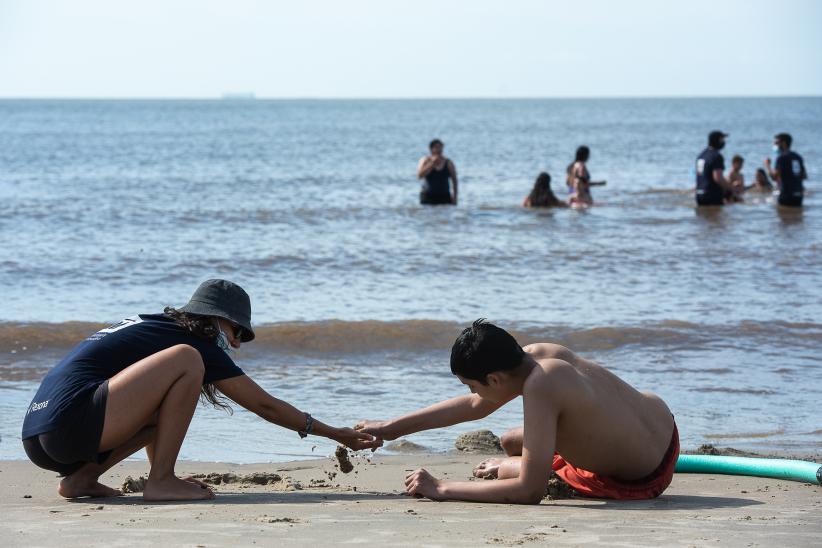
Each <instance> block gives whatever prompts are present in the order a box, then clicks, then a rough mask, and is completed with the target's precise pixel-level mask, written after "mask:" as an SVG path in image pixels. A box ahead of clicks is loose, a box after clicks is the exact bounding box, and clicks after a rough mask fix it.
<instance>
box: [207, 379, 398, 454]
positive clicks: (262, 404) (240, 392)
mask: <svg viewBox="0 0 822 548" xmlns="http://www.w3.org/2000/svg"><path fill="white" fill-rule="evenodd" d="M214 385H215V386H216V387H217V388H218V389H219V390H220V392H222V393H223V394H225V395H226V396H228V397H229V398H230V399H231V400H233V401H234V402H236V403H237V404H238V405H240V406H242V407H244V408H246V409H248V410H249V411H251V412H252V413H255V414H257V415H258V416H260V417H262V418H263V419H265V420H267V421H268V422H271V423H274V424H276V425H278V426H282V427H283V428H288V429H289V430H294V431H295V432H299V431H301V430H304V429H305V427H306V418H307V415H306V413H304V412H303V411H300V410H299V409H297V408H296V407H294V406H293V405H291V404H290V403H288V402H285V401H282V400H279V399H277V398H275V397H274V396H272V395H271V394H269V393H268V392H266V391H265V390H263V388H262V387H261V386H260V385H259V384H257V383H256V382H254V381H253V380H252V379H251V378H250V377H249V376H248V375H240V376H239V377H232V378H230V379H225V380H222V381H217V382H215V383H214ZM311 434H314V435H317V436H322V437H324V438H329V439H332V440H334V441H336V442H339V443H342V444H344V445H347V446H348V447H350V448H351V449H354V450H359V449H372V448H375V447H379V446H380V445H381V444H382V442H381V441H380V440H378V439H376V438H375V437H374V436H372V435H371V434H366V433H365V432H357V431H356V430H353V429H351V428H335V427H333V426H330V425H328V424H325V423H324V422H321V421H319V420H316V419H314V422H313V426H312V429H311Z"/></svg>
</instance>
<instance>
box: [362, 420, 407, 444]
mask: <svg viewBox="0 0 822 548" xmlns="http://www.w3.org/2000/svg"><path fill="white" fill-rule="evenodd" d="M354 429H355V430H357V431H359V432H365V433H366V434H372V435H374V436H377V437H378V438H381V439H384V440H386V441H391V440H393V439H396V438H397V436H395V435H394V434H392V433H391V432H390V431H389V429H388V421H367V420H361V421H360V422H358V423H357V424H356V425H355V426H354Z"/></svg>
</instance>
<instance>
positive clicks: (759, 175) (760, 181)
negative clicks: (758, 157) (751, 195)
mask: <svg viewBox="0 0 822 548" xmlns="http://www.w3.org/2000/svg"><path fill="white" fill-rule="evenodd" d="M745 190H746V191H750V192H767V193H771V192H773V183H771V181H770V180H769V179H768V173H767V172H766V171H765V170H764V169H763V168H761V167H760V168H759V169H757V170H756V175H755V176H754V182H753V184H752V185H749V186H747V187H745Z"/></svg>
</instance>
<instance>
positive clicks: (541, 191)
mask: <svg viewBox="0 0 822 548" xmlns="http://www.w3.org/2000/svg"><path fill="white" fill-rule="evenodd" d="M522 207H568V204H567V203H565V202H563V201H562V200H560V199H559V198H557V197H556V195H555V194H554V191H553V190H551V176H550V175H548V174H547V173H545V172H544V171H543V172H542V173H540V174H539V176H537V180H536V181H534V188H532V189H531V192H530V194H528V196H526V197H525V200H524V201H523V202H522Z"/></svg>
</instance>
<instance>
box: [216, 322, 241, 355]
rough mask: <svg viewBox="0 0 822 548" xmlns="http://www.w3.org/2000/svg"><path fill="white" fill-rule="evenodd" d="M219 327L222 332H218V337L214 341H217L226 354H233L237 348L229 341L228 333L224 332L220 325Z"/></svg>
mask: <svg viewBox="0 0 822 548" xmlns="http://www.w3.org/2000/svg"><path fill="white" fill-rule="evenodd" d="M217 329H218V330H219V331H220V332H219V333H218V334H217V338H216V339H215V340H214V342H215V343H217V346H219V347H220V348H221V349H222V351H223V352H225V353H226V354H228V355H231V354H233V353H234V351H235V350H236V348H234V347H233V346H231V343H229V342H228V336H226V334H225V333H223V330H222V329H220V327H219V326H218V327H217Z"/></svg>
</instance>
